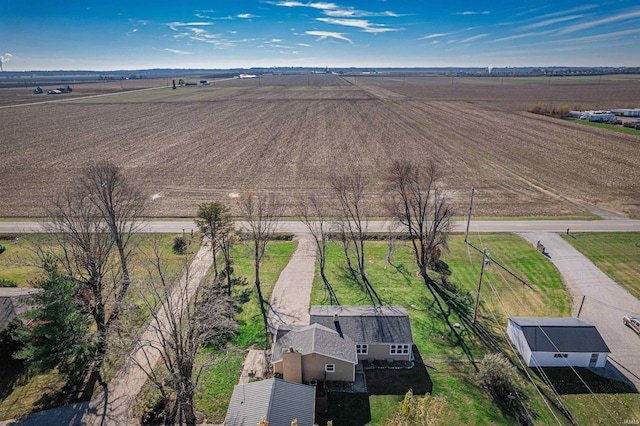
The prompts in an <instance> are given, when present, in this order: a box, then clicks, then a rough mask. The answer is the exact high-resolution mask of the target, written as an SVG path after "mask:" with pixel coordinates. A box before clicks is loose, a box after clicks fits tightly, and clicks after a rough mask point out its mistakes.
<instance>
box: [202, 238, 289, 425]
mask: <svg viewBox="0 0 640 426" xmlns="http://www.w3.org/2000/svg"><path fill="white" fill-rule="evenodd" d="M297 244H298V243H297V241H292V242H282V241H278V242H271V243H269V244H268V245H267V251H266V253H265V257H264V259H263V261H262V264H261V267H260V281H261V282H262V291H263V295H264V297H265V298H266V299H269V298H270V296H271V292H272V291H273V287H274V286H275V284H276V282H277V280H278V277H279V276H280V272H282V270H283V269H284V267H285V266H287V263H289V259H290V258H291V255H292V254H293V252H294V250H295V248H296V246H297ZM232 256H233V259H234V266H233V268H234V272H233V273H234V275H235V276H236V277H245V278H246V279H247V281H248V284H247V285H246V286H236V287H234V288H233V295H234V297H236V299H237V300H239V305H240V306H239V307H240V309H241V311H240V313H239V314H238V315H237V317H236V319H237V321H238V323H239V325H240V330H239V334H238V337H237V338H236V339H234V340H233V341H232V342H231V344H230V345H229V346H230V351H231V355H229V358H228V359H227V361H225V362H224V363H222V364H219V365H216V366H213V367H209V368H206V369H205V370H204V372H203V373H202V377H201V379H200V384H201V386H200V387H201V392H198V393H197V394H196V409H197V410H198V411H201V412H203V413H204V414H205V416H206V418H207V421H208V422H210V423H211V422H213V423H218V422H222V421H223V420H224V416H225V414H226V412H227V407H228V406H229V400H230V399H231V394H232V393H233V387H234V386H235V385H236V384H237V383H238V379H239V378H240V373H241V372H242V362H243V361H244V358H245V356H246V355H247V350H248V349H249V348H251V347H256V348H263V347H264V343H265V340H264V327H263V322H262V314H261V313H260V308H259V306H258V298H257V295H256V294H255V290H254V285H253V282H254V278H253V277H254V269H253V263H252V261H251V256H250V253H249V252H248V250H247V247H245V246H243V245H239V246H236V247H235V248H234V249H233V253H232ZM216 356H220V355H219V354H215V353H212V352H211V351H210V350H208V349H203V350H202V351H201V353H200V355H199V358H200V360H201V362H204V361H203V360H204V359H209V358H211V357H216Z"/></svg>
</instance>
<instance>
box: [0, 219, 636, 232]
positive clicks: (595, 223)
mask: <svg viewBox="0 0 640 426" xmlns="http://www.w3.org/2000/svg"><path fill="white" fill-rule="evenodd" d="M236 224H237V225H238V226H239V227H243V226H245V224H244V222H236ZM392 224H393V222H390V221H382V220H378V221H371V222H369V227H368V229H369V231H371V232H384V231H385V230H387V229H389V227H390V225H392ZM466 226H467V223H466V222H464V221H453V222H451V229H452V231H453V232H464V231H465V228H466ZM567 228H569V229H570V230H571V232H640V220H632V219H621V220H476V221H473V220H472V221H471V226H470V228H469V232H566V231H567ZM197 229H198V228H197V226H196V225H195V223H193V222H192V221H190V220H184V221H178V220H174V221H149V222H144V223H143V224H142V226H141V229H140V232H149V233H154V232H171V233H173V232H175V233H180V232H183V231H184V232H187V233H189V232H191V230H193V231H196V230H197ZM278 230H280V231H281V232H291V233H294V234H307V233H308V232H309V231H308V229H307V227H306V226H305V225H304V224H303V223H301V222H299V221H295V220H291V221H280V222H279V223H278ZM43 231H44V230H43V227H42V222H1V221H0V233H32V232H43Z"/></svg>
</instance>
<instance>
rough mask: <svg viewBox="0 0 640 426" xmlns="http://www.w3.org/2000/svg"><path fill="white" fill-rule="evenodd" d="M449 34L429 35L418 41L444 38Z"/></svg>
mask: <svg viewBox="0 0 640 426" xmlns="http://www.w3.org/2000/svg"><path fill="white" fill-rule="evenodd" d="M449 34H451V33H437V34H429V35H427V36H424V37H420V38H419V39H418V40H428V39H430V38H436V37H444V36H448V35H449Z"/></svg>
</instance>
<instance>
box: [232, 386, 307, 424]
mask: <svg viewBox="0 0 640 426" xmlns="http://www.w3.org/2000/svg"><path fill="white" fill-rule="evenodd" d="M315 406H316V388H315V387H314V386H308V385H303V384H299V383H290V382H286V381H284V380H280V379H268V380H260V381H257V382H250V383H246V384H243V385H237V386H235V387H234V389H233V395H232V396H231V401H230V402H229V408H228V410H227V416H226V417H225V419H224V425H225V426H256V425H257V424H258V423H259V422H260V421H261V420H262V419H265V420H266V421H268V422H269V426H291V422H292V421H293V420H294V419H296V420H297V421H298V426H313V424H314V420H315Z"/></svg>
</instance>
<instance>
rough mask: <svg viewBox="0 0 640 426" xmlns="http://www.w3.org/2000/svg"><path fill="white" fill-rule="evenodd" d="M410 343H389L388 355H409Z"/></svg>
mask: <svg viewBox="0 0 640 426" xmlns="http://www.w3.org/2000/svg"><path fill="white" fill-rule="evenodd" d="M410 354H411V345H408V344H405V343H399V344H395V343H394V344H391V345H389V355H410Z"/></svg>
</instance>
